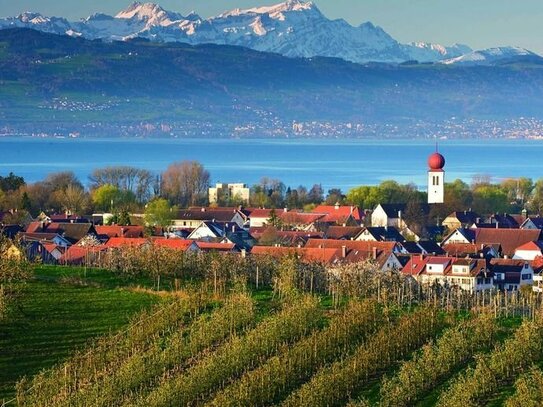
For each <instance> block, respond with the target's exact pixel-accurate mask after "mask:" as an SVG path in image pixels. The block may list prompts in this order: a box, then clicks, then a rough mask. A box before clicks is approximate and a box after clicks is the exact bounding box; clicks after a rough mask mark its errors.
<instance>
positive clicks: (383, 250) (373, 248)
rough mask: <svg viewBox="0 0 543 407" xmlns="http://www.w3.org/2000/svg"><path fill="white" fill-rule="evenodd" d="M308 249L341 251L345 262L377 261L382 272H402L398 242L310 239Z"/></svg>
mask: <svg viewBox="0 0 543 407" xmlns="http://www.w3.org/2000/svg"><path fill="white" fill-rule="evenodd" d="M305 247H306V248H312V249H329V248H333V249H341V250H342V254H344V256H342V257H343V258H345V259H346V260H345V262H349V263H352V262H359V261H363V260H373V261H375V262H376V263H377V264H378V266H379V269H380V270H382V271H389V270H400V269H401V268H402V263H401V261H400V260H399V258H398V255H400V254H402V252H401V248H400V246H399V245H398V243H396V242H364V241H353V240H330V239H309V240H308V241H307V244H306V245H305Z"/></svg>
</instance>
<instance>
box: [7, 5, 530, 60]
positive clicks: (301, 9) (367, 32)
mask: <svg viewBox="0 0 543 407" xmlns="http://www.w3.org/2000/svg"><path fill="white" fill-rule="evenodd" d="M261 1H262V0H261ZM323 1H324V0H323ZM12 27H27V28H33V29H37V30H41V31H44V32H49V33H55V34H61V35H71V36H81V37H84V38H89V39H102V40H106V41H117V40H128V39H131V38H138V37H140V38H147V39H149V40H150V41H160V42H186V43H189V44H203V43H214V44H227V45H237V46H243V47H247V48H251V49H255V50H258V51H264V52H275V53H279V54H282V55H284V56H288V57H298V58H299V57H314V56H322V57H334V58H342V59H345V60H348V61H352V62H357V63H366V62H370V61H371V62H386V63H401V62H405V61H419V62H443V63H447V64H456V63H458V64H462V63H463V64H469V63H489V64H491V63H493V62H492V61H495V60H500V59H507V58H509V59H511V58H515V57H521V56H527V55H534V54H533V53H530V52H529V51H527V50H523V49H518V48H514V47H501V48H496V49H489V50H482V51H472V49H471V48H469V47H468V46H465V45H460V44H454V45H452V46H443V45H440V44H433V43H428V42H415V43H410V44H401V43H399V42H398V41H396V40H395V39H394V38H392V37H391V36H390V35H389V34H388V33H387V32H386V31H385V30H383V29H382V28H381V27H379V26H376V25H374V24H372V23H370V22H367V23H363V24H360V25H359V26H356V27H355V26H353V25H351V24H349V23H348V22H347V21H345V20H343V19H336V20H331V19H329V18H327V17H326V16H325V15H323V14H322V13H321V12H320V10H319V9H318V7H317V6H316V4H315V3H313V2H311V1H304V0H285V1H283V2H281V3H278V4H275V5H270V6H261V7H253V8H247V9H239V8H238V9H235V10H231V11H227V12H224V13H222V14H220V15H218V16H216V17H211V18H208V19H202V18H200V17H199V16H198V15H197V14H195V13H194V12H192V13H191V14H189V15H188V16H183V15H181V14H180V13H175V12H171V11H167V10H165V9H163V8H162V7H160V6H159V5H158V4H155V3H146V2H139V1H136V2H134V3H132V4H131V5H129V6H128V7H127V8H126V9H124V10H121V11H120V12H119V13H117V15H115V16H114V17H112V16H109V15H106V14H100V13H97V14H93V15H92V16H90V17H88V18H86V19H82V20H81V21H78V22H68V21H67V20H65V19H63V18H57V17H45V16H42V15H41V14H38V13H30V12H27V13H23V14H21V15H19V16H17V17H9V18H5V19H0V29H2V28H12ZM481 61H482V62H481Z"/></svg>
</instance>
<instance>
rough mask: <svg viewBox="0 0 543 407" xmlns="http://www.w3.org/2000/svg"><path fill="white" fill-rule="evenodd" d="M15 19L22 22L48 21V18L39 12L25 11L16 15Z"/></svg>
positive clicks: (37, 22) (39, 22)
mask: <svg viewBox="0 0 543 407" xmlns="http://www.w3.org/2000/svg"><path fill="white" fill-rule="evenodd" d="M17 19H18V20H20V21H21V22H23V23H32V24H41V23H44V22H47V21H49V18H47V17H44V16H42V15H41V14H40V13H33V12H31V11H25V12H24V13H21V14H19V15H18V16H17Z"/></svg>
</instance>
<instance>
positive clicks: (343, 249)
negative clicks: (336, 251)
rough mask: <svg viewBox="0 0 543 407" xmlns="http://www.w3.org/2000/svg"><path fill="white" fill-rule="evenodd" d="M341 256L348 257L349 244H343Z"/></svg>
mask: <svg viewBox="0 0 543 407" xmlns="http://www.w3.org/2000/svg"><path fill="white" fill-rule="evenodd" d="M341 257H342V258H345V257H347V246H341Z"/></svg>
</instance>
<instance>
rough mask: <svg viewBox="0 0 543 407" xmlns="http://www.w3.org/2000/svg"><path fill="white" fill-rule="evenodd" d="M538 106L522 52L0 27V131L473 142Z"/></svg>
mask: <svg viewBox="0 0 543 407" xmlns="http://www.w3.org/2000/svg"><path fill="white" fill-rule="evenodd" d="M468 55H470V54H468ZM490 56H493V55H490V54H489V57H490ZM465 58H468V57H467V56H466V57H465ZM469 58H472V59H477V58H479V55H478V54H477V53H473V54H471V56H470V57H469ZM541 112H543V58H541V57H537V58H534V57H532V56H530V55H525V56H524V59H523V60H518V59H513V60H503V61H501V62H497V61H496V62H494V63H493V64H492V65H488V66H479V65H477V66H470V65H466V64H416V63H406V64H382V63H367V64H357V63H352V62H348V61H345V60H342V59H339V58H326V57H314V58H289V57H285V56H282V55H280V54H277V53H270V52H261V51H255V50H251V49H249V48H246V47H239V46H230V45H216V44H201V45H190V44H186V43H180V42H166V43H161V42H152V41H149V40H147V39H143V38H133V39H127V40H126V41H111V42H106V41H100V40H88V39H85V38H81V37H76V38H74V37H71V36H67V35H57V34H49V33H44V32H40V31H36V30H32V29H28V28H12V29H4V30H0V135H2V134H36V133H37V134H49V135H52V134H65V135H66V134H69V133H79V134H82V135H109V136H112V135H126V136H133V135H139V134H151V133H152V134H155V133H158V135H170V134H173V135H176V136H179V137H187V136H194V137H218V136H221V135H225V136H231V135H235V136H236V137H238V136H243V137H246V136H247V135H249V134H250V135H253V136H255V137H268V136H270V137H277V136H281V135H285V134H286V135H288V134H290V133H289V132H292V131H293V128H294V127H293V126H294V124H295V123H300V122H302V123H309V124H310V125H309V124H308V126H311V127H310V128H311V130H307V131H311V132H312V133H311V134H314V135H315V136H318V137H332V136H333V135H334V134H342V135H345V134H353V136H354V135H356V136H357V137H358V136H360V135H361V134H364V135H366V134H367V135H369V136H371V137H424V136H426V135H428V136H430V135H432V136H433V135H435V134H445V135H448V136H451V137H473V136H474V135H475V134H476V133H475V132H481V131H482V130H481V129H482V128H486V130H485V131H484V132H487V134H496V132H498V134H499V132H500V131H501V130H500V129H503V128H504V126H505V125H507V123H511V122H518V119H519V118H527V119H526V120H532V119H531V118H534V121H533V123H537V120H543V116H542V113H541ZM451 118H454V119H451ZM451 120H452V121H451ZM523 120H524V119H523ZM460 122H461V123H463V124H462V125H461V124H459V123H460ZM440 123H441V124H440ZM481 123H484V124H481ZM504 123H505V124H504ZM466 125H467V126H472V127H473V133H472V130H469V129H468V128H467V127H466ZM338 126H339V127H338ZM436 126H438V127H436ZM443 126H444V127H443ZM485 126H486V127H485ZM297 128H299V127H297ZM306 128H307V126H306ZM340 128H341V129H342V130H339V131H340V133H335V131H336V130H337V129H340ZM304 131H306V130H304ZM150 132H151V133H150Z"/></svg>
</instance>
